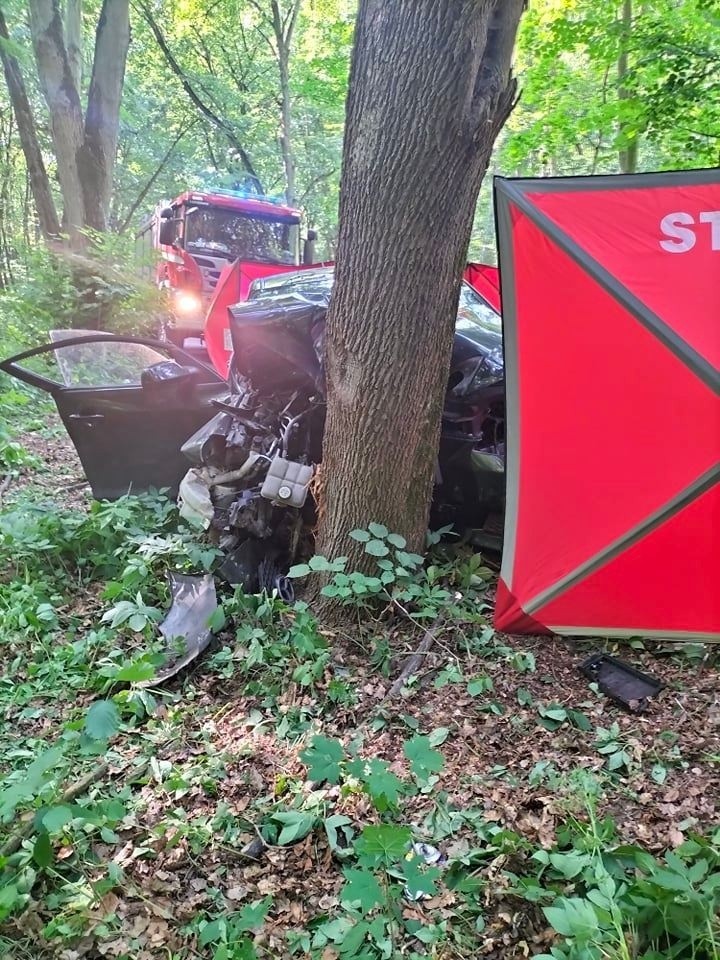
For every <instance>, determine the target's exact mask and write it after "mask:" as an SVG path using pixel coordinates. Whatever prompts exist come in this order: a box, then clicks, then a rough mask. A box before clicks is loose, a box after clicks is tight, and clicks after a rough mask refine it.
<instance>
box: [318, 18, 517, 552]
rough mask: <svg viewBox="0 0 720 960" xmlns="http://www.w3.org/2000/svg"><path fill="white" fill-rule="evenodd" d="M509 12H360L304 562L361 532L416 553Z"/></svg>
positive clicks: (500, 95)
mask: <svg viewBox="0 0 720 960" xmlns="http://www.w3.org/2000/svg"><path fill="white" fill-rule="evenodd" d="M522 9H523V0H394V2H392V3H388V2H387V0H360V5H359V10H358V18H357V25H356V34H355V47H354V51H353V58H352V66H351V73H350V90H349V94H348V101H347V111H346V128H345V140H344V148H343V169H342V177H341V187H340V232H339V238H338V255H337V268H336V279H335V287H334V290H333V296H332V301H331V304H330V309H329V313H328V321H327V328H326V343H325V361H326V376H327V390H328V393H327V404H328V408H327V423H326V429H325V440H324V449H323V463H322V473H321V487H320V519H319V530H318V550H319V552H321V553H322V554H324V555H326V556H337V555H338V554H341V553H342V554H344V555H349V556H350V557H351V559H352V560H354V561H355V562H358V563H359V562H361V559H362V558H361V553H360V550H359V549H357V545H354V543H353V541H352V540H350V539H349V538H348V532H349V531H350V530H352V529H353V528H356V527H365V526H366V525H367V523H368V522H369V521H373V520H375V521H379V522H382V523H384V524H385V525H386V526H387V527H388V528H389V529H390V530H392V531H395V532H397V533H400V534H402V535H404V536H405V538H406V539H407V541H408V543H409V545H410V547H411V548H414V549H419V548H420V547H421V546H422V544H423V542H424V534H425V530H426V527H427V520H428V509H429V503H430V497H431V493H432V485H433V476H434V469H435V462H436V457H437V450H438V441H439V432H440V417H441V412H442V407H443V398H444V393H445V390H446V386H447V377H448V372H449V366H450V354H451V349H452V341H453V330H454V326H455V319H456V313H457V305H458V296H459V289H460V282H461V277H462V272H463V266H464V262H465V257H466V253H467V248H468V242H469V239H470V231H471V228H472V221H473V213H474V209H475V202H476V200H477V195H478V190H479V188H480V184H481V182H482V178H483V175H484V173H485V170H486V169H487V165H488V161H489V159H490V154H491V151H492V147H493V143H494V141H495V138H496V136H497V134H498V132H499V131H500V129H501V127H502V126H503V124H504V122H505V120H506V119H507V117H508V115H509V114H510V111H511V109H512V107H513V102H514V98H515V91H516V86H515V81H514V80H513V79H512V77H511V67H510V65H511V58H512V51H513V46H514V42H515V35H516V31H517V27H518V22H519V20H520V15H521V12H522Z"/></svg>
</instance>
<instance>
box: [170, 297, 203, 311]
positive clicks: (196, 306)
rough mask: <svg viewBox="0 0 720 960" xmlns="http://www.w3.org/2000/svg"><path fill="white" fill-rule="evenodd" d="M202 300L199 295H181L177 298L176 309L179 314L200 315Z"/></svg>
mask: <svg viewBox="0 0 720 960" xmlns="http://www.w3.org/2000/svg"><path fill="white" fill-rule="evenodd" d="M201 308H202V300H201V298H200V297H199V296H198V295H197V293H179V294H178V295H177V296H176V297H175V309H176V310H177V312H178V313H185V314H188V313H199V311H200V309H201Z"/></svg>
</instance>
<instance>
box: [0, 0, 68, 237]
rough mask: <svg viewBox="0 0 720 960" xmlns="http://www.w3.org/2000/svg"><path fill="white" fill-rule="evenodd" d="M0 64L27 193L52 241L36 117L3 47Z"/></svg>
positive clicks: (0, 30) (54, 224)
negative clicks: (12, 114) (15, 128)
mask: <svg viewBox="0 0 720 960" xmlns="http://www.w3.org/2000/svg"><path fill="white" fill-rule="evenodd" d="M8 39H9V37H8V30H7V24H6V23H5V18H4V17H3V13H2V10H0V40H3V41H6V40H8ZM0 60H2V65H3V71H4V73H5V80H6V81H7V86H8V93H9V94H10V102H11V103H12V105H13V110H14V111H15V119H16V121H17V127H18V134H19V136H20V145H21V147H22V151H23V154H24V156H25V165H26V166H27V171H28V179H29V182H30V189H31V191H32V195H33V200H34V201H35V209H36V210H37V215H38V221H39V223H40V231H41V232H42V235H43V237H45V239H46V240H47V239H49V238H51V237H57V235H58V234H59V233H60V223H59V221H58V215H57V211H56V209H55V201H54V200H53V195H52V190H51V189H50V180H49V178H48V175H47V170H46V169H45V162H44V160H43V155H42V150H41V149H40V143H39V141H38V136H37V130H36V127H35V117H34V116H33V112H32V108H31V107H30V101H29V100H28V95H27V91H26V89H25V81H24V80H23V75H22V72H21V71H20V65H19V64H18V62H17V60H16V59H15V57H13V56H12V55H11V54H10V53H9V52H8V49H7V47H6V46H5V44H4V43H0Z"/></svg>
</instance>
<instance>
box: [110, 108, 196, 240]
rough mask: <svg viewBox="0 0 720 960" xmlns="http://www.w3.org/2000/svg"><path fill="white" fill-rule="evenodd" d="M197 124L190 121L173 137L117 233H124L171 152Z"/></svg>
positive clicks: (194, 121)
mask: <svg viewBox="0 0 720 960" xmlns="http://www.w3.org/2000/svg"><path fill="white" fill-rule="evenodd" d="M198 122H199V121H198V120H193V121H191V122H190V123H188V124H186V125H185V126H184V127H182V128H181V130H180V133H179V134H178V135H177V137H175V139H174V140H173V142H172V143H171V144H170V147H169V149H168V150H167V151H166V153H165V155H164V157H163V158H162V160H161V161H160V163H159V164H158V165H157V167H156V168H155V171H154V172H153V174H152V176H151V177H150V178H149V180H148V181H147V183H146V184H145V186H144V187H143V188H142V190H141V191H140V193H139V194H138V195H137V197H136V198H135V202H134V203H133V204H132V206H131V207H130V210H129V211H128V213H127V216H126V217H125V219H124V220H123V222H122V223H121V224H120V226H119V227H118V233H124V232H125V231H126V230H127V228H128V225H129V224H130V221H131V220H132V218H133V216H134V214H135V211H136V210H137V208H138V207H139V206H140V204H141V203H142V202H143V200H144V199H145V197H146V196H147V195H148V193H149V192H150V190H151V188H152V185H153V184H154V183H155V181H156V180H157V178H158V177H159V176H160V174H161V173H162V170H163V168H164V167H165V164H166V163H167V162H168V160H169V159H170V157H171V156H172V155H173V152H174V151H175V148H176V147H177V145H178V144H179V143H180V141H181V140H182V138H183V137H184V136H185V134H186V133H187V132H188V131H189V130H191V129H192V127H194V126H195V125H196V124H197V123H198Z"/></svg>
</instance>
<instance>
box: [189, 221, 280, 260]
mask: <svg viewBox="0 0 720 960" xmlns="http://www.w3.org/2000/svg"><path fill="white" fill-rule="evenodd" d="M297 245H298V225H297V224H296V223H288V222H286V221H280V220H268V219H267V218H265V217H253V216H252V215H250V214H247V213H241V212H239V211H237V210H223V209H220V208H219V207H194V208H191V209H190V210H188V213H187V216H186V226H185V246H186V249H188V250H205V251H208V252H214V253H219V254H221V255H225V256H227V257H229V258H230V259H232V260H237V259H238V258H240V259H242V260H259V261H261V262H263V263H288V264H294V263H297Z"/></svg>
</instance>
